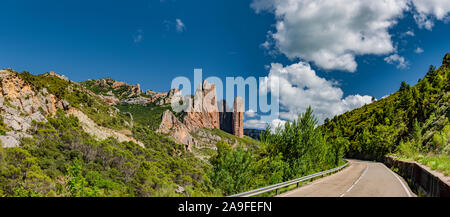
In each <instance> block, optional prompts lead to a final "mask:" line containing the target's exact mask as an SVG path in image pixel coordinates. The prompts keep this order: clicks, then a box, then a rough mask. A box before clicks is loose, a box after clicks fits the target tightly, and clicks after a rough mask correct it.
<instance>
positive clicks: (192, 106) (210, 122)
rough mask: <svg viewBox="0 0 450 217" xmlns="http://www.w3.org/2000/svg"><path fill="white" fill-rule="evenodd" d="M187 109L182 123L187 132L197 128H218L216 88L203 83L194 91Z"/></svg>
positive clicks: (205, 82)
mask: <svg viewBox="0 0 450 217" xmlns="http://www.w3.org/2000/svg"><path fill="white" fill-rule="evenodd" d="M188 104H189V108H188V112H187V114H186V116H185V117H184V119H183V123H184V124H185V125H186V126H187V128H188V129H189V131H191V132H192V131H195V130H197V129H199V128H203V127H204V128H209V129H213V128H220V121H219V109H218V105H217V95H216V86H215V85H214V84H210V83H208V82H207V81H204V82H203V84H202V85H201V86H200V88H198V89H197V90H196V91H195V95H194V99H193V100H192V99H191V100H190V101H189V102H188Z"/></svg>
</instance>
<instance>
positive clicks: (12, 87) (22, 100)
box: [0, 69, 259, 197]
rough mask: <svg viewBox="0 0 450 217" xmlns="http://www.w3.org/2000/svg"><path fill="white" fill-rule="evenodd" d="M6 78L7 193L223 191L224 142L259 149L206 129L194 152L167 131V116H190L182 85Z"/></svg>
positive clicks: (2, 109) (2, 156)
mask: <svg viewBox="0 0 450 217" xmlns="http://www.w3.org/2000/svg"><path fill="white" fill-rule="evenodd" d="M0 79H1V86H0V88H1V90H0V142H1V143H0V144H1V145H0V196H72V197H73V196H201V195H203V196H208V195H221V193H222V191H221V190H220V188H217V186H214V185H213V183H212V182H211V180H210V178H209V176H210V174H211V166H212V165H211V163H210V162H209V158H210V157H211V156H213V155H215V154H216V152H217V151H216V150H217V149H216V143H217V142H220V141H227V142H229V143H230V144H234V145H235V146H236V147H237V146H239V147H241V146H245V147H247V146H248V147H252V148H253V149H258V148H259V142H257V141H256V140H253V139H250V138H239V137H235V136H234V135H231V134H228V133H226V132H223V131H221V130H220V129H209V128H204V127H201V126H202V125H200V126H199V128H198V129H197V130H196V131H195V132H191V131H186V133H187V135H191V134H192V135H194V134H195V140H196V142H195V143H193V144H191V145H192V147H191V148H189V149H188V148H187V147H186V144H184V143H182V142H180V141H179V140H177V139H178V137H177V135H176V134H175V132H178V131H174V128H172V127H175V126H172V127H171V128H162V127H163V126H166V125H164V124H166V123H165V122H166V121H167V120H165V119H164V114H165V113H167V114H172V115H174V119H173V120H174V121H178V122H180V123H181V121H183V119H184V117H185V116H186V114H176V113H172V112H171V110H170V106H169V104H168V103H169V102H170V100H171V98H172V97H173V96H174V95H175V94H176V92H177V91H175V90H171V91H169V92H167V93H156V92H153V91H145V92H143V91H142V90H141V89H140V85H130V84H126V83H124V82H120V81H114V80H112V79H109V78H106V79H99V80H88V81H85V82H80V83H77V82H73V81H71V80H69V79H68V78H66V77H64V76H62V75H58V74H56V73H54V72H50V73H45V74H41V75H32V74H31V73H28V72H22V73H18V72H15V71H14V70H11V69H8V70H1V71H0ZM180 126H181V125H180ZM161 129H167V130H168V131H167V132H162V130H161ZM191 137H192V138H193V136H191Z"/></svg>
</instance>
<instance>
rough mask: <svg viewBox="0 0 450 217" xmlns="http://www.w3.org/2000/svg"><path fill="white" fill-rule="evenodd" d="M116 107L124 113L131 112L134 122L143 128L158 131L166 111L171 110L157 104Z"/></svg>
mask: <svg viewBox="0 0 450 217" xmlns="http://www.w3.org/2000/svg"><path fill="white" fill-rule="evenodd" d="M116 107H117V108H118V109H119V110H120V111H121V112H122V113H126V112H129V113H130V114H131V115H132V116H133V121H134V122H135V123H138V124H140V125H142V126H147V127H149V128H150V129H153V130H156V129H158V128H159V125H160V124H161V118H162V114H163V113H164V111H166V110H167V109H169V108H170V107H169V106H158V105H155V104H147V105H133V104H121V105H116Z"/></svg>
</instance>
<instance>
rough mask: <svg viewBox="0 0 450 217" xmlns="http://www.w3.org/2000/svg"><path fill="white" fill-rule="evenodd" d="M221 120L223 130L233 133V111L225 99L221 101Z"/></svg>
mask: <svg viewBox="0 0 450 217" xmlns="http://www.w3.org/2000/svg"><path fill="white" fill-rule="evenodd" d="M219 122H220V129H221V130H223V131H225V132H227V133H230V134H232V133H233V112H231V111H230V108H228V106H227V102H226V101H225V100H222V101H221V102H220V103H219Z"/></svg>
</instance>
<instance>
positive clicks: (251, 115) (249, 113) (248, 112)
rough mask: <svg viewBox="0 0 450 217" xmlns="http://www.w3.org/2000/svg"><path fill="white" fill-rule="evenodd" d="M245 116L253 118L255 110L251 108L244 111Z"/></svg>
mask: <svg viewBox="0 0 450 217" xmlns="http://www.w3.org/2000/svg"><path fill="white" fill-rule="evenodd" d="M245 116H247V117H249V118H254V117H256V116H257V114H256V112H255V111H253V110H252V109H249V110H248V111H246V112H245Z"/></svg>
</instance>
